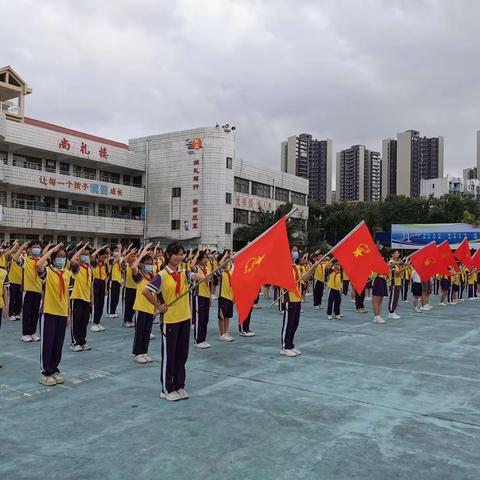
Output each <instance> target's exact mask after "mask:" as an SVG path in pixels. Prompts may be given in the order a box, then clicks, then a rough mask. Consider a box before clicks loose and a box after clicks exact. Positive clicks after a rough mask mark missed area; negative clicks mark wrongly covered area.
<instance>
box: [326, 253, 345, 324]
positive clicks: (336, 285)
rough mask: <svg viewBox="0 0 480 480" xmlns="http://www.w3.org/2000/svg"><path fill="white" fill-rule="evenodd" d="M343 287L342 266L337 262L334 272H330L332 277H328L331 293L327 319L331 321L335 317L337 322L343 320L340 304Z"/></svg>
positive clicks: (329, 294)
mask: <svg viewBox="0 0 480 480" xmlns="http://www.w3.org/2000/svg"><path fill="white" fill-rule="evenodd" d="M343 287H344V280H343V274H342V269H341V267H340V264H339V263H338V262H335V263H334V264H333V270H332V271H331V272H330V276H329V277H328V288H329V289H330V291H329V293H328V304H327V318H328V319H329V320H332V319H333V315H335V318H336V319H337V320H341V318H342V314H341V313H340V304H341V303H342V289H343ZM347 288H348V286H347ZM343 291H344V290H343ZM347 293H348V290H347ZM344 295H346V294H344ZM332 314H333V315H332Z"/></svg>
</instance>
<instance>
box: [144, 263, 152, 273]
mask: <svg viewBox="0 0 480 480" xmlns="http://www.w3.org/2000/svg"><path fill="white" fill-rule="evenodd" d="M145 271H146V272H147V273H152V272H153V265H145Z"/></svg>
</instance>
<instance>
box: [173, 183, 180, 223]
mask: <svg viewBox="0 0 480 480" xmlns="http://www.w3.org/2000/svg"><path fill="white" fill-rule="evenodd" d="M181 196H182V189H181V188H180V187H173V188H172V198H177V197H181ZM172 230H173V229H172Z"/></svg>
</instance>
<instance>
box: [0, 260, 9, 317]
mask: <svg viewBox="0 0 480 480" xmlns="http://www.w3.org/2000/svg"><path fill="white" fill-rule="evenodd" d="M7 277H8V274H7V271H6V270H5V269H4V268H0V309H2V308H4V307H5V303H4V302H3V289H4V288H5V287H8V280H7Z"/></svg>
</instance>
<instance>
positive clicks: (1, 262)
mask: <svg viewBox="0 0 480 480" xmlns="http://www.w3.org/2000/svg"><path fill="white" fill-rule="evenodd" d="M0 267H1V268H7V257H5V255H0Z"/></svg>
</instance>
